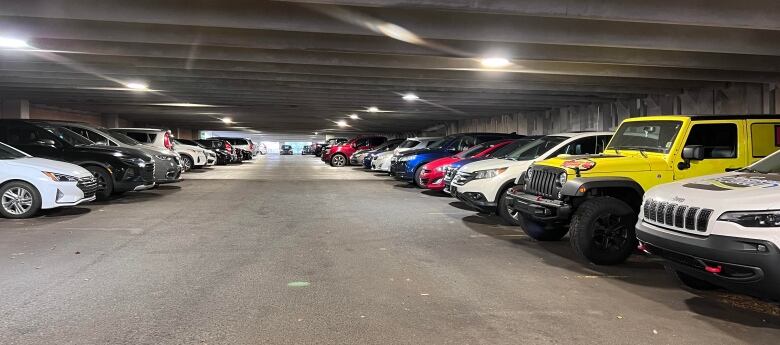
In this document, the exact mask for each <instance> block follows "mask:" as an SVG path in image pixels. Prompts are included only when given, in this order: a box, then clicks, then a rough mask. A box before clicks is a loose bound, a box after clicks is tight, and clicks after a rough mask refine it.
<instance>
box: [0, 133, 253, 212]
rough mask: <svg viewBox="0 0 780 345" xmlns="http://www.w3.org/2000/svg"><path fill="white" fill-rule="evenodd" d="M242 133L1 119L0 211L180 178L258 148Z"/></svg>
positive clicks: (101, 196)
mask: <svg viewBox="0 0 780 345" xmlns="http://www.w3.org/2000/svg"><path fill="white" fill-rule="evenodd" d="M263 151H264V149H263V147H261V145H255V144H254V143H253V142H252V141H251V140H250V139H246V138H222V137H217V138H209V139H205V140H186V139H178V138H175V137H174V136H173V135H172V134H171V132H170V131H168V130H164V129H152V128H111V129H108V128H103V127H99V126H92V125H89V124H85V123H76V122H62V121H45V120H0V215H2V216H3V217H6V218H28V217H31V216H33V215H35V214H36V213H38V211H40V210H41V209H52V208H57V207H68V206H76V205H79V204H81V203H85V202H90V201H93V200H96V199H97V200H105V199H108V198H110V197H111V196H112V195H117V194H122V193H125V192H129V191H141V190H146V189H151V188H154V187H156V186H159V185H161V184H167V183H176V182H179V181H181V179H182V174H183V173H184V172H186V171H188V170H190V169H199V168H204V167H207V166H212V165H217V164H231V163H240V162H242V161H243V160H247V159H252V158H253V157H255V156H256V155H258V154H264V152H263Z"/></svg>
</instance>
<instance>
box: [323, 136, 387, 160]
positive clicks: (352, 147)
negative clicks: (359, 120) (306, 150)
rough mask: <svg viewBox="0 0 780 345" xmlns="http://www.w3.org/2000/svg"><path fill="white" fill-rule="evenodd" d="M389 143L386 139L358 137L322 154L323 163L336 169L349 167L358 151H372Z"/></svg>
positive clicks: (334, 146)
mask: <svg viewBox="0 0 780 345" xmlns="http://www.w3.org/2000/svg"><path fill="white" fill-rule="evenodd" d="M385 141H387V138H385V137H376V136H370V137H357V138H353V139H351V140H349V141H347V142H346V143H343V144H339V145H333V146H331V147H329V148H328V149H327V151H325V152H323V153H322V161H323V162H326V163H328V164H330V165H331V166H334V167H343V166H347V165H349V157H350V156H352V154H353V153H355V151H358V150H370V149H372V148H374V147H377V146H379V145H381V144H383V143H384V142H385Z"/></svg>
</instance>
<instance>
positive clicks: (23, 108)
mask: <svg viewBox="0 0 780 345" xmlns="http://www.w3.org/2000/svg"><path fill="white" fill-rule="evenodd" d="M29 118H30V101H28V100H26V99H4V100H3V102H2V105H1V106H0V119H29Z"/></svg>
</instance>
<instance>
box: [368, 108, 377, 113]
mask: <svg viewBox="0 0 780 345" xmlns="http://www.w3.org/2000/svg"><path fill="white" fill-rule="evenodd" d="M366 111H368V112H369V113H378V112H379V108H377V107H368V108H367V109H366Z"/></svg>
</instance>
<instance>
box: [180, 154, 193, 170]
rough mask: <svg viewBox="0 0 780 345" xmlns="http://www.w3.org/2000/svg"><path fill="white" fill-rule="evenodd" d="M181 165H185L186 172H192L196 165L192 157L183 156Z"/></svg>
mask: <svg viewBox="0 0 780 345" xmlns="http://www.w3.org/2000/svg"><path fill="white" fill-rule="evenodd" d="M181 164H182V165H184V171H190V169H192V166H193V164H194V163H193V161H192V158H190V156H181Z"/></svg>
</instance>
